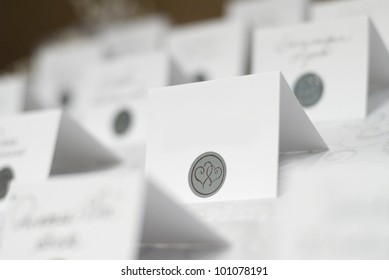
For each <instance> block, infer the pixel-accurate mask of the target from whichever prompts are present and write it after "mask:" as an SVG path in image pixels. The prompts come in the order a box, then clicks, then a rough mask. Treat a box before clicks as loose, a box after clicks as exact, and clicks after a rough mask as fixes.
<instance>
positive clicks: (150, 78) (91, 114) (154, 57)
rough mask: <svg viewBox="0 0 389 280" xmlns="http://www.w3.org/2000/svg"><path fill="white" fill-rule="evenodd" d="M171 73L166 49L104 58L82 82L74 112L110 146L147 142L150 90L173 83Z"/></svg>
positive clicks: (87, 128)
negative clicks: (148, 97) (148, 93)
mask: <svg viewBox="0 0 389 280" xmlns="http://www.w3.org/2000/svg"><path fill="white" fill-rule="evenodd" d="M169 75H170V61H169V57H168V55H167V53H166V52H163V51H155V52H146V53H142V54H130V55H129V54H126V55H121V56H118V57H115V58H111V59H106V60H102V61H101V62H100V63H99V64H98V65H96V67H95V68H94V69H93V70H92V71H90V72H89V74H88V77H87V78H86V79H85V80H84V82H82V83H80V84H79V87H78V88H77V90H76V92H77V93H78V95H79V99H78V103H77V105H75V106H73V110H72V114H74V115H75V116H77V120H78V121H79V122H80V124H81V125H82V126H83V127H84V128H85V129H86V130H88V131H89V132H90V133H91V134H92V135H93V136H95V137H96V138H97V139H99V140H100V141H101V142H102V143H104V144H106V145H107V146H110V147H114V148H117V147H124V146H133V145H139V144H144V143H145V141H146V132H145V127H146V112H145V107H146V100H147V91H148V89H149V88H153V87H163V86H167V85H169Z"/></svg>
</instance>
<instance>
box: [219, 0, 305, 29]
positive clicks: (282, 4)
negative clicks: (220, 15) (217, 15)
mask: <svg viewBox="0 0 389 280" xmlns="http://www.w3.org/2000/svg"><path fill="white" fill-rule="evenodd" d="M307 5H308V3H307V0H244V1H230V2H229V3H228V5H227V6H226V15H227V17H229V18H232V19H237V20H239V21H241V22H244V23H245V24H246V25H247V26H248V27H250V28H254V27H256V28H261V27H270V26H280V25H290V24H294V23H299V22H302V21H304V20H305V18H306V15H307Z"/></svg>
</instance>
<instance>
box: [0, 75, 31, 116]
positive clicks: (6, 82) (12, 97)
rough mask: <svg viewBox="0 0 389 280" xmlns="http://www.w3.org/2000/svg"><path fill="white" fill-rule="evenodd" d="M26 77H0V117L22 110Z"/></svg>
mask: <svg viewBox="0 0 389 280" xmlns="http://www.w3.org/2000/svg"><path fill="white" fill-rule="evenodd" d="M25 93H26V77H25V76H24V75H12V76H11V75H10V76H3V77H0V115H9V114H15V113H19V112H20V111H22V110H23V109H24V102H25Z"/></svg>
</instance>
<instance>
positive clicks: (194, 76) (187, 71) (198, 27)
mask: <svg viewBox="0 0 389 280" xmlns="http://www.w3.org/2000/svg"><path fill="white" fill-rule="evenodd" d="M245 36H246V33H245V31H244V28H243V25H242V24H240V23H238V22H236V21H229V20H212V21H207V22H202V23H196V24H191V25H187V26H183V27H179V28H177V29H176V30H174V31H173V32H172V34H171V35H170V38H169V42H168V48H169V50H170V52H171V55H172V57H173V59H174V62H175V63H176V64H177V67H178V68H179V69H180V70H181V71H183V76H184V77H190V79H191V80H192V81H205V80H213V79H220V78H227V77H234V76H239V75H242V74H244V71H245V62H246V61H245V54H246V52H247V50H246V46H247V43H246V37H245Z"/></svg>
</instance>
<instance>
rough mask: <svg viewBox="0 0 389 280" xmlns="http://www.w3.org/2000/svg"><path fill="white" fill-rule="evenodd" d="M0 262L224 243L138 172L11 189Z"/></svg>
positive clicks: (128, 254) (125, 255)
mask: <svg viewBox="0 0 389 280" xmlns="http://www.w3.org/2000/svg"><path fill="white" fill-rule="evenodd" d="M7 205H8V209H9V211H8V212H7V217H6V225H5V231H4V240H3V241H4V246H3V250H2V253H1V258H2V259H135V258H137V257H138V251H139V249H140V246H141V243H147V245H148V246H150V245H151V244H163V245H164V246H166V245H167V244H170V245H174V244H175V245H179V246H182V245H186V246H195V247H196V246H206V247H208V246H215V248H218V247H219V246H224V245H225V243H224V241H223V240H222V239H221V238H220V237H219V236H218V235H217V234H216V233H214V232H213V230H211V229H210V228H208V227H207V226H205V224H203V223H201V222H199V221H198V220H197V219H196V218H195V217H194V216H192V215H191V214H189V212H187V211H186V210H185V209H183V208H181V207H179V206H178V205H177V204H175V203H174V202H173V201H172V200H171V199H169V198H168V197H167V196H166V195H165V194H163V193H162V192H161V191H160V190H159V189H158V188H157V187H156V186H155V185H153V184H145V182H144V173H143V171H137V170H134V171H129V172H128V173H127V175H126V176H123V175H122V176H117V175H116V176H99V175H93V176H76V177H70V178H66V177H64V178H57V179H53V180H49V181H46V182H41V183H33V184H31V183H25V184H14V185H13V186H12V191H11V193H10V197H9V199H8V200H7Z"/></svg>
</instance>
